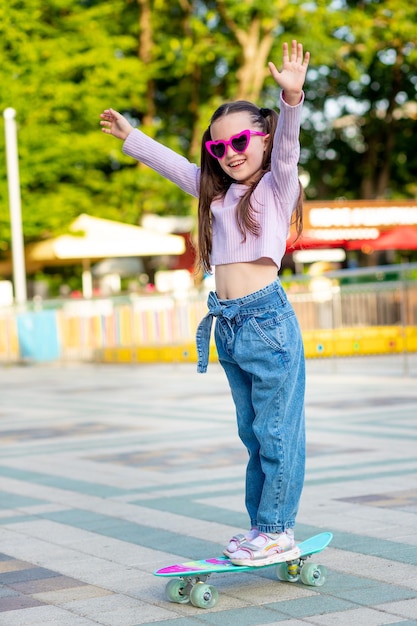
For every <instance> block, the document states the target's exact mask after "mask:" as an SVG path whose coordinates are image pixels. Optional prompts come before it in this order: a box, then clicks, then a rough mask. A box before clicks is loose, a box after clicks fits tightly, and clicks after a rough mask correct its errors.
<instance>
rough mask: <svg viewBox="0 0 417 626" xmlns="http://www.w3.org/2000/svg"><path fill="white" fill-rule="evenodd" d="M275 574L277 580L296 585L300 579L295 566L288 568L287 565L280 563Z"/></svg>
mask: <svg viewBox="0 0 417 626" xmlns="http://www.w3.org/2000/svg"><path fill="white" fill-rule="evenodd" d="M275 572H276V576H277V578H278V580H283V581H284V582H287V583H296V582H297V581H298V580H299V578H300V576H299V574H298V567H297V565H296V566H295V567H294V565H290V566H289V565H288V563H280V564H279V565H277V568H276V570H275Z"/></svg>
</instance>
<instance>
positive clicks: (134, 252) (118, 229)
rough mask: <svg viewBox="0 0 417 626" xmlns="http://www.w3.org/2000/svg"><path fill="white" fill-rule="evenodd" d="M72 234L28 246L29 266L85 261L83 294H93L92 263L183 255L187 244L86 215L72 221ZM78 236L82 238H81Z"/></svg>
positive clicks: (179, 240)
mask: <svg viewBox="0 0 417 626" xmlns="http://www.w3.org/2000/svg"><path fill="white" fill-rule="evenodd" d="M69 230H70V231H71V232H72V233H74V234H71V235H60V236H59V237H55V238H53V239H47V240H45V241H40V242H38V243H35V244H32V245H30V246H28V247H27V250H26V257H27V262H28V265H29V266H30V265H33V264H36V263H39V264H42V265H44V266H55V265H64V264H69V263H77V262H80V261H82V262H83V265H84V273H83V293H84V296H86V297H88V296H90V295H91V285H92V277H91V270H90V263H91V261H93V260H100V259H106V258H109V257H137V256H161V255H179V254H182V253H183V252H184V250H185V241H184V238H183V237H180V236H179V235H166V234H162V233H157V232H155V231H152V230H148V229H145V228H141V227H139V226H131V225H130V224H124V223H122V222H115V221H112V220H107V219H102V218H98V217H92V216H91V215H86V214H82V215H80V216H79V217H77V219H76V220H75V221H74V222H72V224H71V225H70V227H69ZM78 233H80V235H79V236H78Z"/></svg>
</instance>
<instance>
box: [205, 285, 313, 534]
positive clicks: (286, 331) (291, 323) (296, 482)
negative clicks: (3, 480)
mask: <svg viewBox="0 0 417 626" xmlns="http://www.w3.org/2000/svg"><path fill="white" fill-rule="evenodd" d="M208 307H209V312H208V314H207V315H206V317H205V318H204V319H203V320H202V321H201V323H200V325H199V327H198V329H197V352H198V357H199V362H198V367H197V369H198V371H199V372H205V371H206V369H207V364H208V355H209V342H210V333H211V326H212V321H213V317H216V318H217V319H216V326H215V342H216V347H217V352H218V357H219V361H220V363H221V365H222V366H223V368H224V370H225V373H226V376H227V378H228V381H229V385H230V389H231V392H232V396H233V400H234V403H235V406H236V416H237V426H238V432H239V437H240V438H241V440H242V442H243V443H244V445H245V446H246V448H247V450H248V453H249V461H248V465H247V469H246V508H247V511H248V514H249V517H250V522H251V526H257V527H258V528H259V530H260V531H261V532H267V533H277V532H282V531H284V530H285V529H287V528H293V527H294V525H295V518H296V515H297V511H298V506H299V501H300V497H301V492H302V488H303V483H304V468H305V422H304V392H305V361H304V350H303V342H302V337H301V332H300V328H299V325H298V321H297V318H296V316H295V313H294V310H293V308H292V306H291V304H290V303H289V302H288V300H287V296H286V294H285V292H284V290H283V288H282V286H281V283H280V281H279V279H277V280H276V281H274V282H273V283H271V284H270V285H268V286H267V287H265V288H264V289H260V290H259V291H256V292H255V293H252V294H250V295H248V296H244V297H243V298H237V299H235V300H219V299H218V298H217V295H216V294H215V292H210V294H209V296H208Z"/></svg>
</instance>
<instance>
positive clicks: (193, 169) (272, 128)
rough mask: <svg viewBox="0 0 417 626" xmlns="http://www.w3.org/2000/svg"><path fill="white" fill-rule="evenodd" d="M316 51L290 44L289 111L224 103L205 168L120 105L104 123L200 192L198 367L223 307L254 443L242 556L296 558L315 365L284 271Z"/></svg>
mask: <svg viewBox="0 0 417 626" xmlns="http://www.w3.org/2000/svg"><path fill="white" fill-rule="evenodd" d="M308 63H309V53H308V52H307V53H306V54H305V55H303V47H302V45H301V44H297V42H296V41H293V42H292V45H291V51H290V52H289V50H288V46H287V44H284V45H283V66H282V71H281V72H279V71H278V70H277V68H276V67H275V65H274V64H273V63H269V70H270V72H271V75H272V77H273V78H274V80H275V81H276V83H277V84H278V85H279V86H280V87H281V89H282V93H281V102H280V115H279V117H278V115H277V113H276V112H275V111H273V110H271V109H262V108H261V109H260V108H258V107H257V106H256V105H254V104H252V103H249V102H246V101H237V102H230V103H227V104H224V105H222V106H221V107H220V108H219V109H218V110H217V111H216V112H215V113H214V115H213V117H212V119H211V122H210V125H209V127H208V129H207V130H206V132H205V133H204V135H203V140H202V150H201V167H200V168H199V167H197V166H196V165H194V164H192V163H190V162H189V161H188V160H187V159H185V158H184V157H182V156H180V155H178V154H177V153H175V152H173V151H172V150H170V149H168V148H166V147H164V146H162V145H161V144H160V143H158V142H156V141H154V140H153V139H151V138H149V137H147V136H146V135H145V134H144V133H142V132H141V131H139V130H135V129H134V128H133V127H132V126H131V125H130V124H129V122H128V121H127V120H126V119H125V118H124V117H123V116H122V115H120V113H118V112H117V111H114V110H113V109H107V110H105V111H104V112H103V113H102V114H101V116H100V117H101V120H102V121H101V122H100V123H101V125H102V130H103V132H105V133H107V134H111V135H114V136H115V137H118V138H119V139H122V140H124V145H123V152H124V153H125V154H128V155H130V156H132V157H134V158H135V159H137V160H139V161H141V162H143V163H145V164H146V165H148V166H150V167H151V168H153V169H154V170H156V171H158V172H159V173H160V174H162V176H164V177H166V178H168V179H169V180H171V181H173V182H174V183H176V184H177V185H179V187H181V189H183V190H184V191H186V192H188V193H190V194H191V195H193V196H195V197H198V198H199V209H198V227H199V235H198V241H199V250H198V254H199V261H200V265H201V266H202V268H203V269H204V270H205V271H210V270H211V269H212V267H213V266H215V280H216V291H215V292H211V293H210V294H209V297H208V309H209V310H208V313H207V315H206V317H205V318H204V319H203V320H202V322H201V323H200V325H199V327H198V329H197V352H198V366H197V369H198V371H199V372H205V371H206V369H207V363H208V355H209V342H210V332H211V326H212V320H213V317H216V318H217V319H216V325H215V342H216V347H217V352H218V357H219V361H220V363H221V365H222V366H223V368H224V370H225V373H226V376H227V378H228V382H229V384H230V388H231V392H232V396H233V400H234V403H235V405H236V416H237V425H238V432H239V436H240V438H241V440H242V442H243V443H244V445H245V446H246V448H247V450H248V453H249V461H248V465H247V470H246V508H247V511H248V514H249V519H250V525H251V529H250V530H249V531H248V532H247V533H246V534H238V535H235V536H234V537H232V539H231V540H230V542H229V544H228V546H227V548H226V549H225V554H226V555H227V556H229V557H230V559H231V561H232V562H233V563H234V564H236V565H249V566H261V565H266V564H270V563H275V562H280V561H286V560H290V559H292V558H296V557H297V556H298V554H299V550H298V548H297V547H296V545H295V541H294V526H295V518H296V514H297V511H298V505H299V500H300V496H301V491H302V487H303V482H304V464H305V426H304V390H305V367H304V353H303V343H302V338H301V333H300V330H299V326H298V323H297V320H296V317H295V314H294V311H293V309H292V307H291V305H290V304H289V302H288V300H287V298H286V295H285V292H284V291H283V288H282V286H281V284H280V281H279V278H278V277H277V274H278V270H279V268H280V264H281V259H282V256H283V254H284V253H285V247H286V239H287V236H288V231H289V226H290V222H291V218H292V216H293V214H294V215H295V221H296V223H297V230H298V232H301V223H302V219H301V210H302V207H301V194H300V184H299V180H298V167H297V164H298V158H299V153H300V146H299V131H300V117H301V107H302V102H303V99H304V95H303V91H302V88H303V85H304V81H305V76H306V71H307V67H308Z"/></svg>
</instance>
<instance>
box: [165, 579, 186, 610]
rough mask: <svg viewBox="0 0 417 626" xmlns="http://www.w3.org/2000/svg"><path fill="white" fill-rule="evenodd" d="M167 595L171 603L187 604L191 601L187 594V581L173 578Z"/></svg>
mask: <svg viewBox="0 0 417 626" xmlns="http://www.w3.org/2000/svg"><path fill="white" fill-rule="evenodd" d="M165 594H166V597H167V598H168V600H169V601H170V602H176V603H177V604H187V602H189V601H190V596H189V595H188V592H187V583H186V582H185V580H180V579H178V578H173V579H172V580H170V581H169V582H168V583H167V586H166V587H165Z"/></svg>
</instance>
